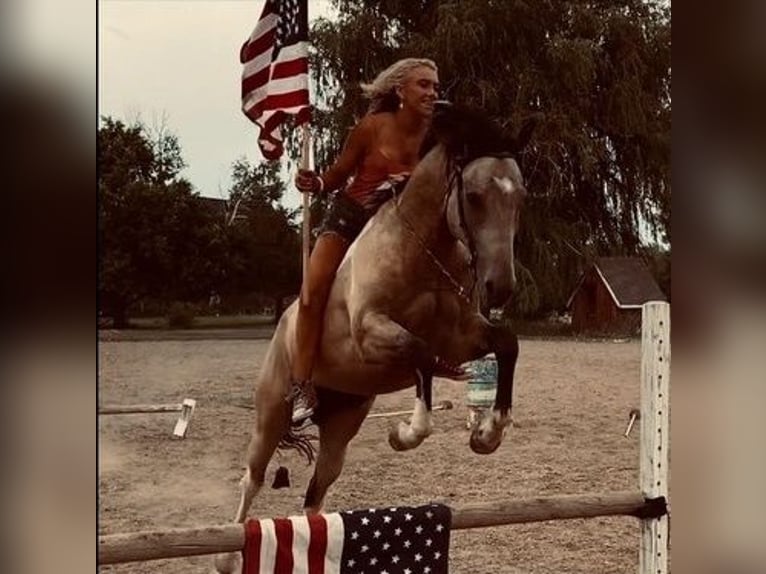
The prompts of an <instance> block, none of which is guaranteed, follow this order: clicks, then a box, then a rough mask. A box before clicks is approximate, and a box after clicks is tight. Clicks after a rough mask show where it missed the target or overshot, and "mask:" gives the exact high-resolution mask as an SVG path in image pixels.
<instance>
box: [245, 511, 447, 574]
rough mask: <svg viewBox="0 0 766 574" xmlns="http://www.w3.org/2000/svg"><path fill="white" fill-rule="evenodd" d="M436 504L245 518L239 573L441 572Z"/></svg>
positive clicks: (441, 534) (441, 519)
mask: <svg viewBox="0 0 766 574" xmlns="http://www.w3.org/2000/svg"><path fill="white" fill-rule="evenodd" d="M450 522H451V513H450V509H449V507H447V506H444V505H441V504H430V505H426V506H418V507H397V508H372V509H369V510H351V511H346V512H336V513H333V514H320V515H315V516H294V517H291V518H274V519H264V520H250V521H248V522H247V524H246V541H245V550H244V562H243V568H242V572H243V574H271V573H276V574H447V569H448V563H449V528H450Z"/></svg>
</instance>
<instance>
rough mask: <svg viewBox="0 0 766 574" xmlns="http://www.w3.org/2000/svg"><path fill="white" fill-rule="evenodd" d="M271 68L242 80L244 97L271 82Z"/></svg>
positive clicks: (267, 67)
mask: <svg viewBox="0 0 766 574" xmlns="http://www.w3.org/2000/svg"><path fill="white" fill-rule="evenodd" d="M269 72H270V70H269V66H266V67H265V68H263V69H262V70H259V71H258V72H256V73H255V74H253V75H252V76H249V77H247V78H245V79H244V80H242V97H243V98H244V97H245V96H246V95H247V94H249V93H250V92H254V91H255V90H257V89H258V88H260V87H261V86H263V85H265V84H266V82H268V81H269Z"/></svg>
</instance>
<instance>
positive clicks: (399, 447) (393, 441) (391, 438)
mask: <svg viewBox="0 0 766 574" xmlns="http://www.w3.org/2000/svg"><path fill="white" fill-rule="evenodd" d="M401 425H405V426H407V425H406V423H399V425H396V426H394V425H392V426H391V428H389V429H388V444H390V445H391V448H392V449H394V450H395V451H397V452H401V451H403V450H409V449H410V447H409V446H407V445H406V444H405V443H404V442H403V441H402V439H401V438H400V437H401V435H400V431H399V427H400V426H401Z"/></svg>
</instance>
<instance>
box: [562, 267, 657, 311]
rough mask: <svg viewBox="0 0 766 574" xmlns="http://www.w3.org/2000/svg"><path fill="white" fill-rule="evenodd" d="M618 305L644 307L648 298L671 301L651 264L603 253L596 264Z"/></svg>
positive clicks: (630, 307)
mask: <svg viewBox="0 0 766 574" xmlns="http://www.w3.org/2000/svg"><path fill="white" fill-rule="evenodd" d="M593 265H594V266H595V268H596V272H597V273H598V276H599V277H600V278H601V280H602V281H603V282H604V285H605V286H606V288H607V290H608V291H609V294H610V295H611V296H612V299H613V300H614V303H615V305H617V306H618V307H619V308H621V309H633V308H637V307H641V305H643V304H644V303H646V302H648V301H667V297H666V296H665V294H664V293H663V292H662V289H660V287H659V285H657V282H656V281H655V280H654V277H652V274H651V272H650V271H649V268H648V267H647V266H646V264H645V263H644V262H643V261H642V260H641V259H639V258H638V257H599V258H597V259H596V261H595V263H594V264H593ZM584 278H585V273H583V275H582V277H581V278H580V281H578V283H577V287H575V289H574V291H573V292H572V295H571V297H570V298H569V301H568V302H567V307H569V306H570V305H571V304H572V300H573V299H574V296H575V294H576V293H577V291H578V290H579V289H580V286H581V285H582V282H583V279H584Z"/></svg>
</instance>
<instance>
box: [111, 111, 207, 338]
mask: <svg viewBox="0 0 766 574" xmlns="http://www.w3.org/2000/svg"><path fill="white" fill-rule="evenodd" d="M98 139H99V151H98V154H99V155H98V164H99V178H98V193H99V222H98V225H99V251H100V253H99V256H100V267H99V296H100V308H101V311H102V312H104V313H105V314H107V315H110V316H112V317H113V318H114V321H115V324H116V326H125V324H126V321H127V313H128V311H129V309H130V307H131V305H133V304H135V303H136V302H138V301H140V300H142V299H144V298H147V297H151V298H153V299H155V300H159V301H166V302H170V301H174V300H179V299H180V300H183V299H194V298H197V297H203V296H207V295H208V294H209V290H210V288H211V285H212V284H213V283H214V281H215V279H216V277H217V276H219V275H220V269H219V268H218V267H217V263H216V254H217V253H218V252H219V242H217V241H216V239H217V238H216V233H217V232H216V227H215V223H214V221H213V218H212V216H211V215H210V214H209V213H207V212H205V211H204V210H203V209H202V208H201V206H200V205H199V203H198V202H197V201H196V195H195V194H194V193H193V190H192V187H191V185H190V184H189V182H188V181H186V180H184V179H181V178H179V177H178V171H179V170H180V169H181V167H182V166H183V161H182V160H181V157H180V147H179V146H178V143H177V140H176V139H175V137H173V136H167V137H166V138H164V139H162V140H161V141H159V142H157V143H158V144H159V146H156V145H153V143H152V142H151V141H150V140H149V138H148V137H147V135H146V133H145V130H144V128H143V127H142V126H140V125H134V126H125V125H124V124H123V123H122V122H120V121H116V120H113V119H111V118H104V120H103V125H102V127H101V128H100V129H99V133H98Z"/></svg>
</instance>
